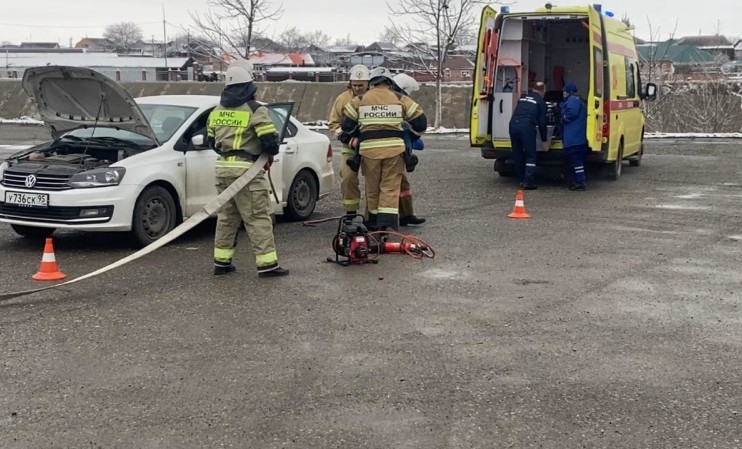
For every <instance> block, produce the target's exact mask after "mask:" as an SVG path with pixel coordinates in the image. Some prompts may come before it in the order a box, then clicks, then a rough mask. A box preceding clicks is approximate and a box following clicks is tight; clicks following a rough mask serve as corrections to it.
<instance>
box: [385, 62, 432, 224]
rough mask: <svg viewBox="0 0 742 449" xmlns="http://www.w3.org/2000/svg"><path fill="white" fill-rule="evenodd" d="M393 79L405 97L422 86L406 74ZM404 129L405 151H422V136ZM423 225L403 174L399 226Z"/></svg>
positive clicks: (406, 128)
mask: <svg viewBox="0 0 742 449" xmlns="http://www.w3.org/2000/svg"><path fill="white" fill-rule="evenodd" d="M393 79H394V84H396V87H397V88H398V89H395V90H397V91H398V92H400V93H403V94H405V95H408V96H409V95H411V94H412V93H413V92H416V91H418V90H419V89H420V84H418V82H417V81H416V80H415V78H413V77H411V76H410V75H408V74H406V73H399V74H397V75H394V78H393ZM404 127H405V137H404V140H405V147H406V148H405V151H406V152H407V153H409V154H411V152H412V150H422V149H423V148H424V144H423V140H422V139H421V138H420V136H419V135H417V134H414V133H412V132H411V131H410V127H409V125H408V124H407V123H405V124H404ZM416 157H417V156H416ZM423 223H425V218H423V217H418V216H416V215H415V213H414V209H413V207H412V188H411V186H410V181H409V179H408V177H407V174H403V175H402V185H401V187H400V192H399V225H400V226H408V225H421V224H423Z"/></svg>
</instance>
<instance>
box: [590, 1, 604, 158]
mask: <svg viewBox="0 0 742 449" xmlns="http://www.w3.org/2000/svg"><path fill="white" fill-rule="evenodd" d="M598 8H599V7H598ZM585 25H587V28H588V31H589V33H588V34H589V35H590V74H591V76H590V92H588V95H587V98H585V100H586V101H587V118H588V120H587V142H588V145H589V146H590V149H591V150H592V151H600V150H601V148H602V146H603V137H604V133H605V130H604V124H607V123H608V120H609V117H607V114H609V113H610V112H609V111H608V110H607V109H608V108H605V110H604V98H605V97H604V95H605V93H606V92H605V90H606V89H605V86H604V80H605V72H606V68H605V67H606V66H605V62H604V61H607V60H608V49H607V48H605V39H604V37H603V22H602V20H601V12H600V10H599V9H598V10H596V9H595V8H594V7H590V8H588V23H587V24H585ZM609 104H610V101H608V102H607V104H606V105H605V106H608V105H609Z"/></svg>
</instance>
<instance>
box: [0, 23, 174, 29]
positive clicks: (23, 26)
mask: <svg viewBox="0 0 742 449" xmlns="http://www.w3.org/2000/svg"><path fill="white" fill-rule="evenodd" d="M115 23H116V22H111V23H109V24H107V25H87V26H79V25H75V26H71V25H36V24H34V25H27V24H22V23H4V22H0V25H1V26H10V27H22V28H75V29H82V28H105V27H107V26H108V25H113V24H115ZM161 23H162V22H134V25H157V24H161Z"/></svg>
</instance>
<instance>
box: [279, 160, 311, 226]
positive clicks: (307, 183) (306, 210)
mask: <svg viewBox="0 0 742 449" xmlns="http://www.w3.org/2000/svg"><path fill="white" fill-rule="evenodd" d="M317 192H318V189H317V181H315V179H314V176H312V173H311V172H310V171H309V170H306V169H305V170H302V171H300V172H299V173H297V174H296V177H295V178H294V181H293V182H292V183H291V188H290V189H289V195H288V198H287V200H286V215H287V216H288V217H289V219H291V220H294V221H301V220H306V219H308V218H309V217H310V216H311V215H312V212H314V207H315V206H316V205H317V199H318V193H317Z"/></svg>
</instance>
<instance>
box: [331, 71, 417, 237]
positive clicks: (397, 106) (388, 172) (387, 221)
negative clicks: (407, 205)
mask: <svg viewBox="0 0 742 449" xmlns="http://www.w3.org/2000/svg"><path fill="white" fill-rule="evenodd" d="M369 86H370V89H369V91H368V92H366V93H365V94H364V95H363V96H361V97H355V98H354V99H353V100H352V101H351V102H350V103H349V104H348V105H346V107H345V111H344V113H345V116H344V117H343V121H342V124H341V127H342V130H343V133H344V134H346V135H349V136H354V137H357V138H358V139H359V141H360V144H359V151H360V155H361V158H362V162H361V167H362V169H363V176H364V177H365V179H366V182H365V184H366V203H367V205H368V213H369V216H368V225H369V227H370V228H372V229H373V228H378V229H379V230H382V231H383V230H389V229H398V227H399V193H400V186H401V184H402V176H403V175H404V172H405V161H404V152H405V144H404V139H403V137H404V131H403V130H404V123H405V122H407V123H408V124H409V126H410V129H411V131H412V132H413V133H415V135H418V136H419V135H420V133H422V132H424V131H425V130H426V129H427V126H428V125H427V119H426V117H425V114H424V113H423V110H422V108H421V107H420V105H418V104H417V103H415V101H413V100H412V99H411V98H410V97H408V96H406V95H403V94H401V93H398V92H395V91H394V90H392V88H393V86H394V80H393V79H392V75H391V73H390V72H389V70H388V69H386V68H384V67H377V68H376V69H374V70H373V71H372V72H371V79H370V80H369Z"/></svg>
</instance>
